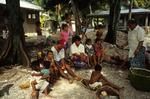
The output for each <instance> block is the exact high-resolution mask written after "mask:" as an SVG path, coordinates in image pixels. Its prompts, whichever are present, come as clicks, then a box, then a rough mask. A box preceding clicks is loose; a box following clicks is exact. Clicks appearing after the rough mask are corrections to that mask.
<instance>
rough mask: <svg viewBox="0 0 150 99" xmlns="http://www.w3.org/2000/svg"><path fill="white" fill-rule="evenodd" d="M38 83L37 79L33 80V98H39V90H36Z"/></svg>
mask: <svg viewBox="0 0 150 99" xmlns="http://www.w3.org/2000/svg"><path fill="white" fill-rule="evenodd" d="M36 84H37V82H36V80H34V81H32V82H31V86H32V93H31V96H32V99H38V91H37V90H36Z"/></svg>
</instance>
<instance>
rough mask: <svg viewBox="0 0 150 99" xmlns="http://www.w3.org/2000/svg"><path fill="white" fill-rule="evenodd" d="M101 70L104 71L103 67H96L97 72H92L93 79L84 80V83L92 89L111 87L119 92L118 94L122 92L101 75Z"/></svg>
mask: <svg viewBox="0 0 150 99" xmlns="http://www.w3.org/2000/svg"><path fill="white" fill-rule="evenodd" d="M101 70H102V67H101V66H100V65H99V64H97V65H96V66H95V71H93V72H92V74H91V77H90V80H87V79H83V80H82V83H83V84H84V85H85V86H87V87H89V88H91V89H94V90H95V89H98V88H101V87H102V86H106V85H107V86H110V87H111V88H113V89H115V90H117V91H118V92H119V91H120V89H122V88H120V87H118V86H116V85H114V84H112V83H111V82H109V81H108V80H107V79H106V78H105V76H103V74H102V73H101Z"/></svg>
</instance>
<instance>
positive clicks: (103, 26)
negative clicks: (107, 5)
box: [95, 24, 105, 29]
mask: <svg viewBox="0 0 150 99" xmlns="http://www.w3.org/2000/svg"><path fill="white" fill-rule="evenodd" d="M102 28H105V25H102V24H98V25H96V26H95V29H102Z"/></svg>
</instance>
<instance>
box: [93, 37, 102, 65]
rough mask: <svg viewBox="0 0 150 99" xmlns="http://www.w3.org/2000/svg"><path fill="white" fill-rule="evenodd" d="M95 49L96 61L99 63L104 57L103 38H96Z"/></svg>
mask: <svg viewBox="0 0 150 99" xmlns="http://www.w3.org/2000/svg"><path fill="white" fill-rule="evenodd" d="M94 51H95V60H94V63H95V64H99V63H101V62H102V61H103V57H104V49H103V46H102V40H101V39H99V38H96V39H95V43H94ZM96 59H97V60H96Z"/></svg>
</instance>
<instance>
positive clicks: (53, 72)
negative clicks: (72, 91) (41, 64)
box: [46, 51, 59, 83]
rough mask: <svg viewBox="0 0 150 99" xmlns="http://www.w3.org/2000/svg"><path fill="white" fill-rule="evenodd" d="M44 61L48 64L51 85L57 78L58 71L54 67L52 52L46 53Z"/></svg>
mask: <svg viewBox="0 0 150 99" xmlns="http://www.w3.org/2000/svg"><path fill="white" fill-rule="evenodd" d="M46 61H48V62H49V63H50V68H49V70H50V75H51V83H54V82H55V81H56V80H57V79H58V78H59V71H58V69H57V67H56V64H55V61H54V57H53V52H52V51H48V52H47V56H46Z"/></svg>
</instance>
